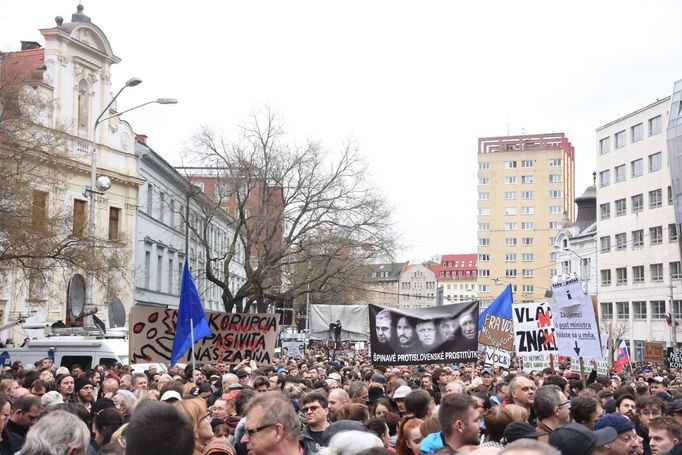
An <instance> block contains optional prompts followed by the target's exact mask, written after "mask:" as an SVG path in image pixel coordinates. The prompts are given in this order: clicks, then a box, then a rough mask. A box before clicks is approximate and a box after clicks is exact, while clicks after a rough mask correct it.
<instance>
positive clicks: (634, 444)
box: [572, 414, 642, 455]
mask: <svg viewBox="0 0 682 455" xmlns="http://www.w3.org/2000/svg"><path fill="white" fill-rule="evenodd" d="M606 428H609V429H613V430H615V431H616V433H617V434H618V437H617V438H616V440H615V441H613V442H612V443H609V444H607V445H605V446H604V447H601V448H599V450H598V451H597V452H598V453H599V455H636V454H637V453H642V445H641V443H640V438H639V437H638V436H637V433H636V432H635V424H633V423H632V422H631V421H630V419H628V418H627V417H625V416H624V415H622V414H607V415H605V416H603V417H602V418H600V419H599V420H597V423H596V424H595V425H594V429H595V431H600V430H603V429H606ZM572 455H576V454H575V453H573V454H572Z"/></svg>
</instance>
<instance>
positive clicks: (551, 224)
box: [549, 221, 562, 229]
mask: <svg viewBox="0 0 682 455" xmlns="http://www.w3.org/2000/svg"><path fill="white" fill-rule="evenodd" d="M561 226H562V225H561V221H550V222H549V228H550V229H561Z"/></svg>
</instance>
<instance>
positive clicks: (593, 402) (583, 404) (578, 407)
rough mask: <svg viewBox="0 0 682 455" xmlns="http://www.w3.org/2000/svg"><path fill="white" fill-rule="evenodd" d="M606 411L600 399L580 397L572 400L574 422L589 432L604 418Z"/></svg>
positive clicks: (586, 396)
mask: <svg viewBox="0 0 682 455" xmlns="http://www.w3.org/2000/svg"><path fill="white" fill-rule="evenodd" d="M603 413H604V410H603V409H602V407H601V403H600V402H599V399H598V398H596V397H594V396H592V395H584V396H578V397H575V398H573V400H571V414H572V415H573V420H575V422H576V423H579V424H581V425H583V426H585V428H587V429H588V430H594V424H595V423H597V420H599V418H600V417H601V416H602V414H603Z"/></svg>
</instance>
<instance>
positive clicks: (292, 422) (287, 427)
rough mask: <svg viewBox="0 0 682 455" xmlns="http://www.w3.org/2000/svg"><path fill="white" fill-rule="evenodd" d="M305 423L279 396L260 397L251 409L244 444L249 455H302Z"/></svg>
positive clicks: (256, 398) (251, 402)
mask: <svg viewBox="0 0 682 455" xmlns="http://www.w3.org/2000/svg"><path fill="white" fill-rule="evenodd" d="M300 434H301V422H300V420H299V418H298V416H297V415H296V412H295V411H294V408H293V407H292V406H291V403H290V402H289V400H287V399H286V398H285V397H283V396H282V395H281V394H280V393H279V392H266V393H261V394H257V395H256V396H255V397H254V398H253V399H252V400H251V401H250V402H249V404H248V405H247V408H246V425H245V427H244V435H243V436H242V438H241V442H242V443H243V444H245V445H246V449H247V451H248V452H249V455H300V453H301V446H300V443H299V437H300Z"/></svg>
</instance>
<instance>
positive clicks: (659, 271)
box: [649, 263, 663, 283]
mask: <svg viewBox="0 0 682 455" xmlns="http://www.w3.org/2000/svg"><path fill="white" fill-rule="evenodd" d="M649 268H650V270H651V281H653V282H655V283H660V282H661V281H663V264H660V263H659V264H651V265H650V266H649Z"/></svg>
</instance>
